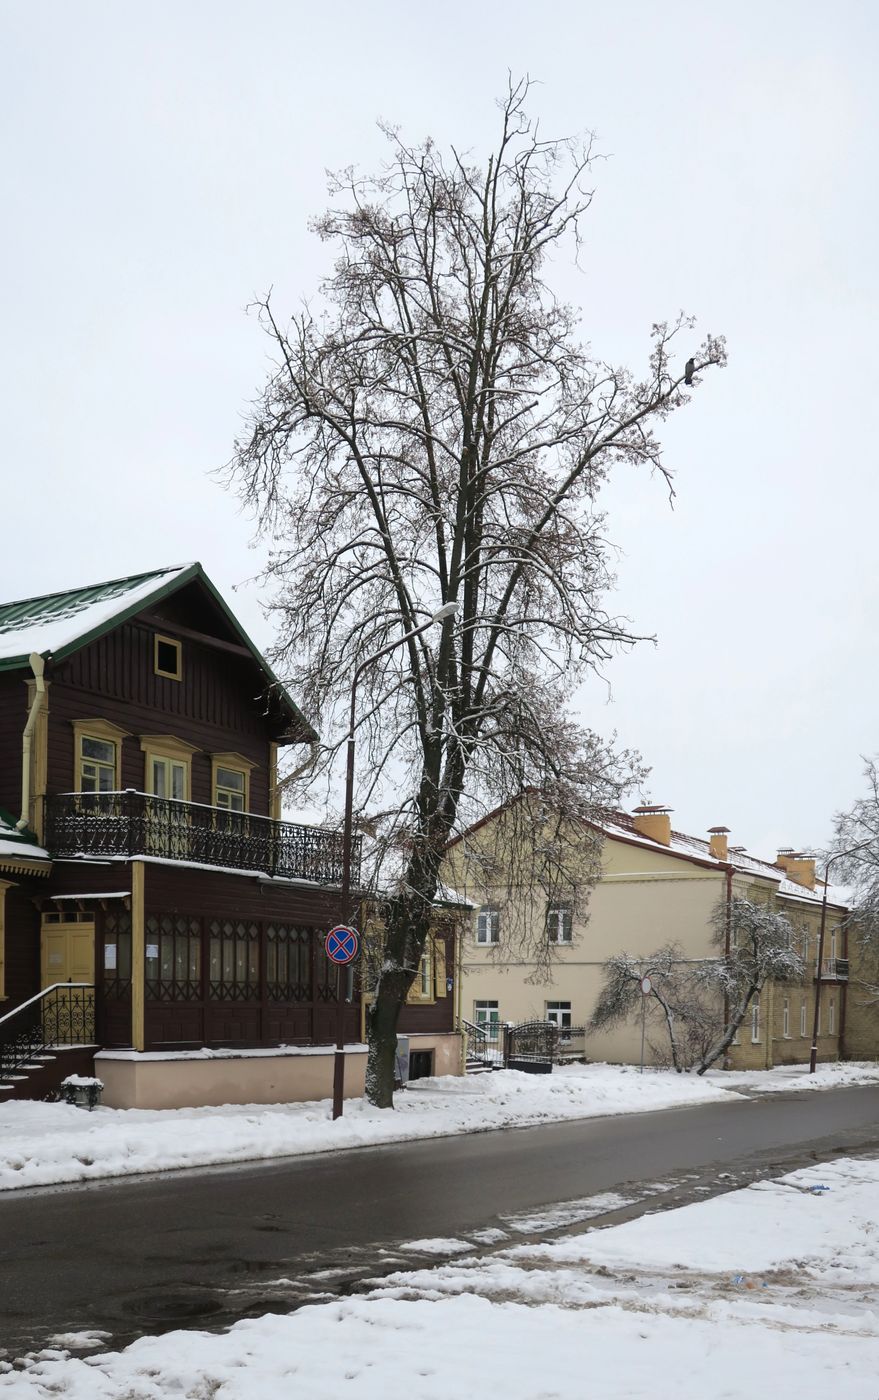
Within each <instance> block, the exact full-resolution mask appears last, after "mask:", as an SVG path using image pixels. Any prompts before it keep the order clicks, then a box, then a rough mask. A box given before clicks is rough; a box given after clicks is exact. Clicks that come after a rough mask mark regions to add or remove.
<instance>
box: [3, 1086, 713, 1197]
mask: <svg viewBox="0 0 879 1400" xmlns="http://www.w3.org/2000/svg"><path fill="white" fill-rule="evenodd" d="M728 1096H729V1095H728V1091H727V1090H725V1089H724V1088H722V1087H721V1086H720V1085H719V1084H717V1083H706V1082H705V1080H704V1079H696V1078H694V1077H691V1076H683V1075H676V1074H667V1073H663V1072H659V1071H652V1072H648V1073H646V1074H643V1075H641V1074H639V1073H638V1071H637V1070H636V1069H633V1068H631V1067H630V1066H612V1065H572V1066H565V1067H561V1068H559V1069H557V1070H556V1072H555V1073H553V1074H551V1075H530V1074H520V1073H518V1072H517V1071H515V1070H501V1071H498V1072H497V1073H493V1074H480V1075H473V1076H472V1077H469V1078H467V1077H464V1078H453V1077H450V1078H445V1079H420V1080H417V1081H416V1082H415V1083H414V1084H413V1085H411V1086H410V1087H409V1089H408V1090H406V1091H405V1092H404V1093H401V1094H398V1095H397V1096H396V1100H395V1105H396V1111H395V1112H393V1113H388V1112H387V1111H382V1110H380V1109H374V1108H372V1107H371V1106H370V1105H369V1104H367V1103H366V1102H364V1101H363V1100H359V1099H357V1100H355V1099H352V1100H349V1101H348V1102H347V1103H346V1104H345V1114H344V1117H343V1118H341V1119H339V1120H338V1122H336V1123H334V1122H333V1121H332V1117H331V1105H330V1101H329V1100H328V1099H323V1100H320V1101H316V1102H313V1103H297V1104H273V1105H268V1106H266V1105H263V1104H258V1105H253V1104H250V1105H243V1106H242V1105H227V1106H225V1107H222V1108H180V1109H162V1110H158V1109H156V1110H148V1109H113V1108H96V1109H94V1110H93V1111H92V1112H91V1113H90V1114H88V1115H86V1114H84V1113H83V1112H82V1111H81V1110H80V1109H78V1108H73V1107H70V1106H68V1105H66V1104H45V1103H30V1102H27V1101H23V1100H22V1101H13V1102H11V1103H5V1104H2V1105H0V1190H5V1191H10V1190H14V1189H16V1188H20V1187H25V1186H47V1185H53V1184H56V1183H59V1182H65V1181H88V1180H92V1179H94V1178H96V1177H109V1176H129V1175H132V1174H136V1173H138V1172H157V1171H168V1170H170V1169H173V1168H180V1167H199V1166H211V1165H215V1164H217V1163H223V1162H243V1161H257V1160H261V1159H266V1158H274V1157H290V1156H299V1155H305V1154H310V1153H317V1152H331V1151H337V1150H339V1149H342V1148H349V1147H368V1146H371V1145H373V1144H379V1143H390V1142H404V1141H407V1140H410V1139H414V1138H430V1137H447V1136H451V1135H453V1134H456V1133H472V1132H482V1131H485V1130H487V1129H491V1128H510V1127H526V1126H530V1125H534V1124H537V1123H558V1122H564V1121H565V1120H569V1119H577V1118H594V1117H600V1116H604V1115H609V1114H620V1113H645V1112H650V1111H654V1110H658V1109H664V1108H676V1107H682V1106H687V1105H690V1104H700V1103H711V1102H717V1101H720V1100H723V1099H726V1098H727V1097H728Z"/></svg>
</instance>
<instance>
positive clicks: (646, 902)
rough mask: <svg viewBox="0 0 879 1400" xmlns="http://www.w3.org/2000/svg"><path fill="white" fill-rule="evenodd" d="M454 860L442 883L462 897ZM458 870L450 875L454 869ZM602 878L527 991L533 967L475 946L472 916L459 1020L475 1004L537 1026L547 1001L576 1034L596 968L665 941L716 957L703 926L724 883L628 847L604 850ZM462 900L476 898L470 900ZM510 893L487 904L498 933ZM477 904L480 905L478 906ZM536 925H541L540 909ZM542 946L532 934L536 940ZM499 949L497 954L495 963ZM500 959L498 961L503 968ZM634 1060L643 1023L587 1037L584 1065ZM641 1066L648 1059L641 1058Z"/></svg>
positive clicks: (586, 1014) (610, 844)
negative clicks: (566, 1010)
mask: <svg viewBox="0 0 879 1400" xmlns="http://www.w3.org/2000/svg"><path fill="white" fill-rule="evenodd" d="M462 864H463V863H462V862H461V860H460V858H459V860H458V861H457V862H455V863H454V866H453V868H452V869H450V871H449V876H448V877H447V878H448V879H449V883H451V884H455V879H454V876H455V875H457V876H458V883H457V884H455V888H457V889H459V890H460V889H462V885H463V886H464V888H465V890H466V874H465V873H464V871H463V869H462ZM455 867H456V868H455ZM602 871H603V873H602V878H601V880H600V881H599V882H598V884H597V885H596V887H595V889H594V890H593V892H592V895H591V898H590V901H589V906H588V911H587V912H588V919H587V920H586V921H583V920H582V919H581V920H578V919H577V918H575V920H574V926H573V938H572V942H571V944H570V945H567V946H566V945H559V946H558V947H557V948H556V950H555V959H554V963H553V967H552V978H551V981H549V982H534V981H533V980H532V979H533V978H534V974H535V965H534V963H533V962H530V961H525V960H517V959H516V957H515V954H514V953H513V954H512V955H508V953H507V950H506V949H503V944H501V945H500V949H499V950H497V951H496V952H495V953H494V954H493V952H492V949H491V948H487V947H484V946H481V945H479V944H477V942H476V912H474V915H473V919H472V921H471V927H470V929H469V930H468V931H467V932H465V936H464V942H463V950H462V998H461V1004H462V1015H463V1016H464V1017H465V1018H466V1019H467V1020H472V1019H473V1017H474V1014H475V1003H476V1002H477V1001H482V1000H491V1001H497V1002H498V1003H499V1006H498V1010H499V1015H500V1019H501V1020H502V1021H524V1020H530V1019H532V1018H535V1019H543V1018H544V1016H545V1015H546V1004H547V1002H548V1001H569V1002H570V1003H571V1017H572V1022H573V1024H574V1025H577V1026H582V1025H585V1024H586V1023H587V1022H588V1021H589V1019H590V1017H591V1015H592V1012H593V1010H594V1008H595V1005H596V1002H597V1000H598V996H599V993H600V991H601V987H602V985H603V980H604V975H603V970H602V969H603V964H604V962H605V960H606V959H607V958H608V957H609V956H610V955H611V953H614V952H621V951H623V950H625V951H626V952H627V953H630V954H631V955H633V956H634V957H639V956H644V957H646V956H647V955H648V954H649V953H651V952H653V951H654V950H655V949H656V948H658V947H660V946H661V945H662V944H663V943H668V942H671V941H674V942H677V943H679V944H680V945H681V947H682V948H683V951H684V956H685V957H687V958H692V959H694V960H696V959H704V958H709V957H712V956H715V955H716V952H715V949H714V948H713V945H712V943H711V926H710V916H711V913H712V910H713V908H714V906H715V905H716V903H717V901H718V900H719V899H721V898H722V897H723V896H724V894H725V890H726V882H725V874H724V873H723V872H721V871H716V870H709V869H705V868H704V867H701V866H697V865H693V864H691V863H689V862H686V861H682V860H680V859H677V858H676V857H674V856H672V855H666V854H664V853H663V852H659V851H654V850H651V849H647V848H642V847H640V846H630V845H628V844H627V843H625V842H621V841H613V840H608V841H606V842H605V845H604V849H603V854H602ZM468 897H471V898H474V896H473V894H472V893H470V892H469V891H468ZM509 899H510V894H509V891H507V890H505V889H504V888H503V887H502V886H500V885H498V886H497V887H496V888H495V889H494V890H492V891H491V892H489V893H487V895H486V898H485V902H486V903H488V902H496V903H497V904H498V906H499V907H500V909H501V920H502V927H503V921H504V918H505V913H506V914H507V916H508V917H509V914H510V911H509V910H508V909H506V910H505V905H508V903H509ZM477 902H482V901H481V899H480V901H477ZM533 917H534V919H535V920H540V919H541V918H542V913H541V910H540V907H539V905H536V906H535V909H534V914H533ZM534 934H535V936H539V930H538V929H535V930H534ZM501 949H503V953H502V954H501V951H500V950H501ZM501 956H502V957H503V960H501ZM640 1050H641V1030H640V1020H637V1019H636V1021H634V1022H631V1023H626V1024H623V1025H621V1026H616V1027H613V1028H612V1029H610V1030H607V1031H602V1032H594V1033H590V1034H589V1037H588V1042H587V1054H588V1057H589V1058H590V1059H591V1060H605V1059H607V1060H612V1061H616V1062H621V1063H637V1061H638V1059H639V1058H640ZM647 1058H648V1061H649V1059H650V1055H649V1051H648V1056H647Z"/></svg>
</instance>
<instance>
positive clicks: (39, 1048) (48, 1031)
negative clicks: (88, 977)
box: [0, 982, 95, 1080]
mask: <svg viewBox="0 0 879 1400" xmlns="http://www.w3.org/2000/svg"><path fill="white" fill-rule="evenodd" d="M94 1044H95V989H94V987H93V985H92V984H91V983H90V982H56V983H55V984H54V986H52V987H46V988H45V990H44V991H42V992H38V993H37V995H36V996H34V997H31V998H30V1000H29V1001H25V1002H23V1003H22V1005H21V1006H16V1008H15V1010H14V1011H8V1012H7V1013H6V1015H5V1016H0V1080H4V1079H8V1078H9V1077H10V1076H15V1075H16V1074H17V1073H18V1072H19V1071H20V1070H21V1069H22V1068H24V1067H25V1066H26V1065H28V1064H30V1063H31V1062H32V1061H33V1060H34V1058H35V1057H37V1056H40V1055H43V1054H45V1053H46V1052H47V1051H49V1050H52V1049H53V1048H54V1047H57V1046H69V1045H94Z"/></svg>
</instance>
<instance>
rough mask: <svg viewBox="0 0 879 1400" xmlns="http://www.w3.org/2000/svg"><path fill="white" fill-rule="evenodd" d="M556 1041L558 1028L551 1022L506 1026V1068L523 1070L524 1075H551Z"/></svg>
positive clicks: (555, 1052)
mask: <svg viewBox="0 0 879 1400" xmlns="http://www.w3.org/2000/svg"><path fill="white" fill-rule="evenodd" d="M558 1039H559V1028H558V1026H557V1025H555V1024H554V1022H552V1021H522V1022H521V1023H520V1024H519V1025H518V1026H508V1027H507V1043H506V1055H505V1057H504V1059H505V1062H506V1066H507V1068H508V1069H519V1070H524V1072H525V1073H526V1074H552V1066H553V1060H554V1059H555V1058H556V1056H557V1053H558Z"/></svg>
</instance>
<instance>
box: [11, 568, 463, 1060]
mask: <svg viewBox="0 0 879 1400" xmlns="http://www.w3.org/2000/svg"><path fill="white" fill-rule="evenodd" d="M157 634H160V635H161V636H163V637H167V638H170V639H172V640H174V641H177V642H179V644H180V647H181V656H182V667H181V678H180V679H179V680H175V679H171V678H169V677H166V676H162V675H159V674H157V673H156V667H155V664H154V660H155V653H154V646H155V638H156V635H157ZM45 679H46V685H47V692H46V703H45V715H44V717H43V719H42V730H41V731H38V735H37V738H38V742H39V744H41V745H42V749H41V752H40V754H39V755H38V756H37V757H35V761H34V767H33V777H34V788H33V791H34V795H35V798H36V802H35V804H34V810H35V812H36V813H37V817H38V823H39V827H40V832H41V834H42V833H44V834H45V838H46V843H47V845H48V848H49V856H50V857H52V858H53V859H52V864H51V870H50V873H49V874H48V876H41V875H37V874H36V873H33V872H23V873H21V874H20V875H16V874H15V873H14V870H13V871H12V873H10V872H9V870H7V871H6V872H5V873H4V871H3V870H0V880H5V881H7V882H8V883H9V886H10V887H9V888H8V889H7V890H6V895H5V984H6V985H5V992H6V996H5V1000H4V1001H3V1003H2V1004H0V1015H2V1014H3V1013H5V1012H7V1011H9V1010H10V1009H12V1008H14V1007H15V1006H16V1005H17V1004H19V1003H21V1002H23V1001H25V1000H27V998H29V997H31V996H33V995H34V994H35V993H36V992H37V991H38V990H39V989H40V984H41V953H40V949H41V937H44V936H45V931H46V930H47V929H51V928H52V927H53V926H57V925H58V924H65V925H66V924H68V923H69V921H71V920H79V921H82V922H85V923H87V924H89V925H90V924H91V923H92V922H93V924H94V932H95V939H94V947H95V954H94V969H93V980H94V984H95V988H96V994H95V1022H96V1038H97V1040H98V1041H99V1042H100V1043H101V1044H102V1045H104V1046H106V1047H108V1048H109V1047H114V1048H116V1047H120V1048H121V1047H130V1046H135V1048H139V1049H144V1050H169V1051H170V1050H186V1049H195V1048H198V1047H202V1046H208V1047H224V1046H225V1047H235V1046H239V1047H252V1046H272V1045H280V1044H287V1045H309V1044H314V1045H327V1044H331V1043H332V1042H334V1041H335V1039H336V1035H337V1031H338V1017H339V1008H340V1001H339V999H338V993H337V972H336V969H335V968H334V967H331V966H329V965H328V963H327V959H326V956H325V953H324V951H323V939H324V936H325V934H326V932H327V930H328V928H330V927H331V926H332V924H333V923H335V922H336V921H337V920H338V917H339V914H340V905H339V888H338V872H339V851H340V846H339V838H338V834H337V833H335V832H322V831H320V830H319V829H317V828H295V827H293V826H291V825H290V824H286V823H281V822H275V821H273V819H272V811H271V808H272V786H273V756H274V754H273V750H274V746H276V745H283V744H289V743H293V744H296V743H303V742H305V741H307V740H309V739H310V738H312V737H313V735H312V731H311V730H310V729H309V728H308V725H307V723H306V722H305V721H304V720H303V718H302V716H301V715H300V714H299V713H298V711H297V710H296V709H295V706H291V705H290V704H289V703H286V702H285V699H284V698H282V696H281V695H279V693H278V692H277V691H276V690H275V689H274V688H273V687H272V686H271V685H267V683H266V674H265V671H264V670H263V669H261V666H260V663H259V659H258V658H256V657H255V656H254V655H253V653H252V650H250V649H249V647H247V646H245V645H244V644H243V643H242V640H241V634H240V633H238V632H236V630H235V628H234V627H232V626H231V625H230V623H229V621H228V619H227V618H226V617H225V616H224V615H223V613H222V611H221V610H220V609H219V608H218V607H217V605H216V603H215V601H214V600H213V599H212V598H211V596H210V594H209V592H208V591H207V590H206V589H205V588H204V587H202V586H201V585H200V583H199V582H198V580H197V579H195V580H193V581H190V582H187V583H186V584H185V585H184V586H182V587H181V588H180V590H179V591H178V592H176V593H173V594H172V595H171V596H168V597H165V598H163V599H162V601H161V602H160V603H159V604H157V605H155V606H152V607H149V606H148V607H146V608H145V609H144V611H143V612H142V613H140V614H138V615H136V616H133V617H130V618H128V619H126V620H125V621H122V622H121V623H120V625H118V626H115V627H113V628H112V629H110V630H108V631H106V632H105V634H104V635H102V636H100V637H97V638H95V639H94V640H92V641H90V642H88V643H86V644H85V645H83V646H82V647H81V648H80V649H78V650H74V651H73V652H72V653H71V654H70V655H67V656H66V657H65V658H64V659H62V660H58V661H56V660H55V659H54V658H52V657H51V656H50V657H48V659H47V662H46V671H45ZM32 693H33V686H32V682H31V676H30V672H29V671H28V670H27V669H25V668H22V669H20V670H12V671H9V670H7V671H5V672H0V808H5V809H6V811H7V813H8V814H10V815H11V816H13V817H14V816H15V815H17V809H18V805H19V802H20V792H21V761H22V731H23V728H24V725H25V721H26V719H27V714H28V706H29V696H30V695H32ZM89 720H91V721H94V720H101V721H104V722H106V723H107V724H109V725H112V726H115V727H116V730H117V731H118V739H117V742H118V744H119V757H120V762H119V779H120V780H119V783H118V790H117V791H116V792H115V794H114V793H109V794H104V793H98V794H79V793H78V792H77V789H78V787H79V782H78V769H77V752H76V735H77V732H78V731H77V727H76V726H77V725H78V724H79V725H81V724H82V722H84V721H89ZM145 736H150V737H151V738H152V739H155V737H156V736H159V737H160V738H161V737H162V736H165V737H167V738H170V739H173V740H176V741H178V742H179V743H180V744H181V745H183V746H186V747H187V749H188V751H189V754H188V759H187V762H188V765H189V773H190V788H189V792H188V800H187V801H186V802H182V801H180V802H170V803H165V809H166V810H165V812H164V813H162V814H160V815H161V822H160V821H159V818H158V817H157V816H156V809H157V808H158V807H159V804H160V801H161V799H153V798H150V797H149V796H148V795H147V796H145V795H144V794H147V792H148V788H149V781H148V774H147V772H146V749H145ZM222 754H234V755H237V756H239V757H240V758H241V759H243V760H244V761H245V762H246V763H247V764H248V765H249V772H248V804H247V811H246V813H244V814H231V815H230V813H228V812H226V811H221V810H220V809H219V808H217V807H213V806H212V804H213V802H214V796H215V794H214V788H213V767H212V759H213V757H214V756H215V755H222ZM71 794H73V795H74V796H73V797H71V796H69V795H71ZM138 803H139V804H140V805H139V806H138ZM193 804H197V808H198V810H197V812H196V809H195V807H193ZM135 810H136V811H138V812H139V813H140V814H141V815H140V817H139V823H140V824H139V825H136V824H135V822H134V821H133V820H132V816H131V813H132V812H133V811H135ZM169 812H170V817H169V815H168V813H169ZM59 814H60V815H59ZM62 818H63V822H62V820H61V819H62ZM53 823H54V825H53ZM53 830H54V831H55V832H56V834H58V841H59V843H60V844H58V845H57V846H56V848H55V849H54V850H53V849H52V834H53ZM62 836H63V840H62ZM196 838H197V839H196ZM205 862H207V865H209V866H212V867H214V868H203V867H204V866H205ZM135 866H137V867H138V870H137V871H136V870H135ZM197 867H198V868H197ZM299 867H301V868H299ZM279 871H280V872H283V873H282V874H279V873H278V872H279ZM140 872H142V873H140ZM291 874H292V876H293V877H294V878H287V877H289V876H291ZM138 882H139V886H138V887H139V889H140V891H141V900H140V903H139V904H138V903H137V901H136V899H135V893H136V889H135V887H136V886H137V885H138ZM137 921H139V935H138V936H139V938H140V943H141V946H142V948H143V962H142V964H141V965H140V966H139V967H135V966H133V958H134V949H135V947H136V946H137V938H136V936H135V928H134V924H135V923H136V922H137ZM443 937H444V938H448V940H449V941H448V950H447V966H448V968H449V971H450V973H451V971H452V969H453V967H454V944H453V934H452V933H451V931H450V930H446V932H445V933H444V935H443ZM136 983H137V986H138V988H141V989H142V1001H141V1004H142V1008H143V1009H142V1016H141V1018H140V1021H139V1022H138V1019H137V1012H136V1009H135V1008H136V1002H137V999H138V998H137V996H136V995H135V984H136ZM453 1001H454V998H453V996H452V995H451V994H449V995H445V996H442V997H438V998H436V999H435V1000H434V1001H433V1002H431V1003H430V1004H423V1005H410V1006H409V1007H407V1008H406V1009H405V1011H404V1013H403V1023H402V1026H401V1029H402V1030H404V1031H409V1032H410V1033H411V1032H415V1031H424V1032H433V1031H451V1030H452V1029H453ZM341 1005H342V1015H343V1022H344V1033H345V1037H346V1039H347V1040H348V1041H356V1040H359V1039H360V1035H361V1015H362V1011H361V1003H360V992H359V987H357V988H356V989H355V998H354V1001H353V1003H352V1004H345V1003H344V1001H343V1002H342V1003H341Z"/></svg>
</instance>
